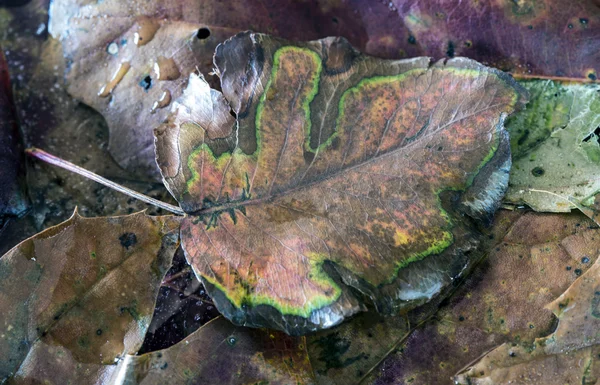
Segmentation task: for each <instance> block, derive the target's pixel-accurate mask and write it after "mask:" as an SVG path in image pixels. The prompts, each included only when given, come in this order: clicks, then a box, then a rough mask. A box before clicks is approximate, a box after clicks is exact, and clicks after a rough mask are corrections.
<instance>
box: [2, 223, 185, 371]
mask: <svg viewBox="0 0 600 385" xmlns="http://www.w3.org/2000/svg"><path fill="white" fill-rule="evenodd" d="M178 228H179V220H178V219H177V218H175V217H149V216H147V215H145V214H144V213H138V214H133V215H129V216H124V217H112V218H89V219H88V218H83V217H80V216H79V215H78V214H77V213H75V214H74V215H73V217H72V218H71V219H69V220H68V221H66V222H64V223H62V224H60V225H58V226H55V227H51V228H49V229H47V230H45V231H43V232H41V233H39V234H37V235H36V236H34V237H32V238H30V239H28V240H26V241H24V242H23V243H21V244H19V245H18V246H16V247H15V248H13V249H12V250H11V251H9V252H8V253H7V254H5V255H4V256H3V257H2V258H1V259H0V278H1V279H0V314H2V315H3V316H2V319H1V325H0V328H1V334H0V379H2V381H4V380H6V379H7V378H10V377H13V376H14V378H13V380H14V381H17V382H18V381H30V380H28V379H32V378H33V379H35V378H38V379H39V378H41V379H46V378H53V377H54V376H55V375H58V376H70V375H71V373H70V372H61V373H56V374H55V373H53V370H54V369H53V366H54V365H53V364H52V362H55V361H58V362H59V363H60V361H61V359H62V358H61V357H62V356H65V362H64V363H65V365H66V366H67V367H65V369H67V368H68V367H69V365H71V364H72V363H71V361H70V359H71V358H72V359H73V360H75V361H76V362H79V363H81V364H84V365H82V366H76V365H75V364H72V366H73V367H76V369H77V370H78V371H77V372H76V373H74V374H73V375H74V376H79V375H81V376H86V375H87V372H85V371H86V370H87V369H86V368H87V367H86V365H85V364H89V365H90V367H93V368H95V367H96V366H97V365H100V364H109V363H113V362H114V361H115V359H116V358H117V357H119V356H120V355H122V354H125V353H128V354H133V353H135V352H137V351H138V350H139V348H140V347H141V345H142V342H143V339H144V335H145V332H146V329H147V328H148V325H149V323H150V317H151V316H152V310H153V308H154V302H155V300H156V295H157V291H158V288H159V286H160V283H161V280H162V278H163V276H164V274H165V272H166V271H167V269H168V268H169V266H170V264H171V260H172V257H173V254H174V252H175V249H176V248H177V245H178ZM66 357H69V358H66ZM79 369H81V370H82V372H79ZM94 370H95V369H94Z"/></svg>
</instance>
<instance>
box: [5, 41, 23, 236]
mask: <svg viewBox="0 0 600 385" xmlns="http://www.w3.org/2000/svg"><path fill="white" fill-rule="evenodd" d="M20 138H21V136H20V133H19V127H18V124H17V116H16V111H15V105H14V102H13V99H12V88H11V84H10V78H9V76H8V66H7V64H6V59H5V57H4V53H3V52H0V170H1V172H0V185H1V186H2V188H0V228H1V227H2V225H3V221H4V219H5V217H7V216H18V215H20V214H22V213H23V212H24V211H25V210H26V209H27V207H28V202H27V196H26V195H25V160H24V155H23V153H22V145H21V142H20Z"/></svg>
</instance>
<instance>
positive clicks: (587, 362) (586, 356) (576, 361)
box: [456, 234, 600, 385]
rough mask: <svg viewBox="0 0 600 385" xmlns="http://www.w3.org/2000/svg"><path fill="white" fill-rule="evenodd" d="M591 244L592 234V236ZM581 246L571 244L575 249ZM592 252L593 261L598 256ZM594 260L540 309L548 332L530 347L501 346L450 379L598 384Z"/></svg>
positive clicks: (599, 265) (598, 268) (597, 270)
mask: <svg viewBox="0 0 600 385" xmlns="http://www.w3.org/2000/svg"><path fill="white" fill-rule="evenodd" d="M596 241H597V234H596ZM580 245H581V243H574V244H573V246H574V247H580ZM598 251H599V250H598V248H596V250H595V254H594V257H597V255H598ZM599 303H600V260H598V259H596V262H595V263H594V265H593V266H592V267H591V268H590V269H589V270H588V271H587V272H585V273H584V274H583V275H582V276H581V277H579V278H578V279H577V280H576V281H575V282H574V283H573V284H572V285H571V286H570V287H569V288H568V289H567V290H566V291H565V292H564V293H563V294H562V295H561V296H559V297H558V298H557V299H555V300H554V301H552V302H551V303H549V304H548V305H547V306H546V309H548V310H551V311H552V312H553V313H554V314H555V315H556V317H558V327H557V328H556V330H555V331H554V333H552V334H550V335H548V336H546V337H543V338H538V339H536V340H535V341H534V342H533V343H530V344H527V343H524V344H518V343H505V344H503V345H501V346H499V347H497V348H496V349H494V350H492V351H491V352H489V353H488V354H486V355H485V356H483V358H481V359H480V360H479V361H478V362H477V363H475V364H474V365H473V366H472V367H470V368H468V369H467V370H465V371H464V372H462V373H460V374H459V375H458V376H457V377H456V381H457V383H461V384H474V385H475V384H490V385H491V384H508V383H510V384H525V383H528V384H529V383H539V384H548V385H552V384H567V383H568V384H575V383H577V384H595V383H597V381H598V379H600V370H599V368H600V366H599V365H598V357H599V354H600V348H599V346H598V342H599V335H598V328H600V321H599V318H600V312H599V311H598V304H599Z"/></svg>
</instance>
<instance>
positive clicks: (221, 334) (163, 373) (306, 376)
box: [118, 317, 314, 385]
mask: <svg viewBox="0 0 600 385" xmlns="http://www.w3.org/2000/svg"><path fill="white" fill-rule="evenodd" d="M118 370H119V372H120V374H119V377H120V378H122V379H123V383H124V384H128V385H129V384H140V385H143V384H148V385H149V384H165V383H168V384H173V385H179V384H182V385H183V384H263V383H264V384H266V383H268V384H282V385H283V384H299V385H302V384H313V383H314V379H313V375H312V369H311V366H310V362H309V360H308V356H307V353H306V340H305V338H304V337H290V336H287V335H285V334H283V333H281V332H275V331H268V330H260V329H249V328H243V327H237V326H234V325H232V324H231V323H230V322H229V321H227V320H226V319H224V318H223V317H219V318H216V319H214V320H212V321H210V322H209V323H207V324H206V325H204V326H203V327H201V328H200V329H198V331H196V332H194V333H193V334H191V335H190V336H188V337H187V338H186V339H185V340H184V341H182V342H180V343H178V344H177V345H174V346H172V347H170V348H168V349H165V350H161V351H157V352H153V353H148V354H144V355H141V356H127V357H125V359H124V360H123V361H122V362H121V363H120V364H119V369H118Z"/></svg>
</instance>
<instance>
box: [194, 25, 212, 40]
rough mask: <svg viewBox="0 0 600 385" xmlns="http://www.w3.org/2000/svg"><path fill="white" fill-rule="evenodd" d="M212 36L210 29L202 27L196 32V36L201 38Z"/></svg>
mask: <svg viewBox="0 0 600 385" xmlns="http://www.w3.org/2000/svg"><path fill="white" fill-rule="evenodd" d="M209 36H210V29H208V28H206V27H202V28H200V29H199V30H198V32H196V37H197V38H198V39H200V40H204V39H208V37H209Z"/></svg>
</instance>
